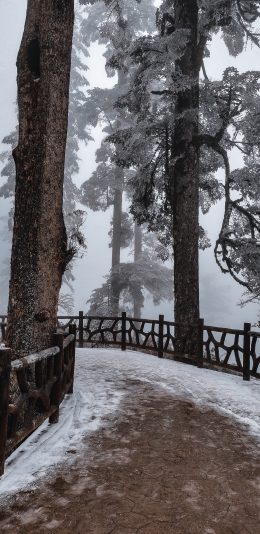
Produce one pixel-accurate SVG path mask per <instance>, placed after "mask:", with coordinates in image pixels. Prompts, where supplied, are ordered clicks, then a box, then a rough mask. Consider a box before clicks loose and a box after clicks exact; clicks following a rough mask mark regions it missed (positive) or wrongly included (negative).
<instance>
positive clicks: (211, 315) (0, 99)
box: [0, 0, 260, 327]
mask: <svg viewBox="0 0 260 534" xmlns="http://www.w3.org/2000/svg"><path fill="white" fill-rule="evenodd" d="M25 9H26V1H25V0H8V1H7V0H0V76H1V84H0V139H1V140H2V139H3V137H4V136H5V135H8V134H9V133H10V132H11V131H12V130H13V128H14V127H15V125H16V109H15V100H16V66H15V63H16V56H17V51H18V48H19V43H20V40H21V35H22V31H23V24H24V19H25ZM103 50H104V49H103V47H100V46H98V45H96V44H94V45H92V46H91V48H90V58H88V59H87V60H86V63H87V65H88V67H89V71H88V73H87V79H88V81H89V83H90V86H91V87H94V86H102V87H111V86H112V85H113V80H112V79H108V78H107V77H106V74H105V69H104V65H105V60H104V58H103V57H102V52H103ZM228 65H233V66H236V67H237V68H238V69H239V70H241V71H243V70H249V69H254V70H260V58H259V51H258V50H257V49H256V48H255V47H253V48H251V46H248V47H247V49H246V50H245V52H244V53H243V54H241V55H240V56H239V57H238V58H236V59H234V58H232V57H229V56H228V53H227V50H226V48H225V46H224V44H223V43H222V42H221V40H220V39H219V38H218V37H215V38H214V39H213V41H212V43H211V58H210V59H209V60H207V61H206V69H207V73H208V75H209V76H210V77H213V78H218V77H220V76H221V74H222V72H223V70H224V68H225V67H226V66H228ZM92 135H93V136H94V139H95V141H94V142H90V143H88V145H87V146H85V145H84V143H82V144H81V147H80V158H81V163H80V171H79V174H78V176H76V177H74V179H75V182H76V183H77V185H81V184H82V183H83V182H84V181H85V180H86V179H87V178H89V177H90V176H91V173H92V172H93V170H94V169H95V150H96V148H97V147H98V146H99V144H100V142H101V139H102V137H103V134H102V130H101V127H98V128H96V129H95V130H94V131H93V132H92ZM0 148H1V152H2V151H3V150H6V146H4V145H3V144H1V147H0ZM239 157H240V156H239V154H236V153H234V154H233V156H232V166H233V167H235V166H238V164H240V161H239V159H238V158H239ZM240 159H241V158H240ZM2 181H3V178H1V183H3V182H2ZM9 208H10V201H9V200H6V199H3V198H0V210H1V211H0V212H1V219H0V262H1V268H2V264H3V261H4V259H5V258H6V257H7V254H8V247H9V245H8V243H7V242H6V241H5V240H4V224H6V217H7V214H8V211H9ZM81 208H82V209H85V210H86V208H85V207H84V206H81ZM86 211H87V215H86V221H85V223H84V233H85V235H86V240H87V251H86V252H85V254H84V255H83V257H82V258H78V259H77V260H76V261H75V265H74V270H73V274H74V276H75V282H74V284H73V286H74V295H73V297H74V310H75V312H77V311H78V310H79V309H82V310H87V308H88V306H87V304H86V301H87V299H88V298H89V296H90V293H91V291H92V290H93V289H94V288H95V287H98V286H100V285H101V284H102V283H103V281H104V280H103V277H104V276H105V275H106V274H107V273H108V271H109V269H110V263H111V249H109V248H108V242H109V238H108V235H107V232H108V230H109V222H110V218H111V212H109V210H108V211H107V212H106V213H93V212H91V211H90V210H89V209H88V210H86ZM222 213H223V205H222V203H218V204H217V205H216V206H214V207H212V208H211V210H210V212H209V214H207V215H206V216H203V217H202V219H201V223H202V225H203V226H205V227H206V229H207V231H208V234H209V237H210V239H211V242H212V243H213V245H214V242H215V239H216V237H217V235H218V232H219V228H220V224H221V217H222ZM123 254H124V258H125V257H127V252H126V253H125V252H124V253H123ZM200 284H201V316H202V317H204V318H205V321H206V322H207V323H209V324H217V325H221V326H238V327H240V326H241V324H242V323H243V322H244V321H247V322H252V323H254V322H255V321H256V320H257V318H258V310H259V306H258V305H257V304H249V305H246V306H244V307H243V308H241V307H240V306H239V305H238V303H239V301H240V299H241V296H242V293H243V288H241V287H239V286H238V285H237V284H236V283H235V282H234V281H233V280H232V278H231V277H230V276H229V275H224V274H223V273H221V272H220V270H219V268H218V267H217V265H216V263H215V260H214V257H213V250H212V247H211V248H210V249H207V250H206V251H204V252H201V253H200ZM169 290H170V289H169ZM6 295H7V287H6V288H5V289H4V288H2V287H1V294H0V299H1V301H0V311H1V313H3V312H4V311H5V307H6ZM159 313H164V314H165V316H166V317H167V318H172V317H173V304H172V303H162V304H161V305H160V306H157V307H155V306H154V305H153V303H152V301H151V300H149V299H147V300H146V302H145V307H144V309H143V316H144V317H155V316H156V315H158V314H159Z"/></svg>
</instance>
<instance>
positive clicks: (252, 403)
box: [0, 348, 260, 498]
mask: <svg viewBox="0 0 260 534" xmlns="http://www.w3.org/2000/svg"><path fill="white" fill-rule="evenodd" d="M129 379H132V380H136V379H139V380H141V381H146V382H149V383H151V384H152V385H153V386H154V387H158V388H163V389H164V390H166V391H167V393H169V394H172V395H174V396H178V397H182V398H185V399H190V400H192V401H194V402H195V403H196V404H204V405H207V406H211V407H212V408H214V409H217V410H220V411H221V412H222V413H224V414H225V415H229V416H230V417H233V418H235V419H236V420H237V421H238V422H240V423H243V424H246V425H247V427H248V431H249V432H250V433H251V434H253V435H254V436H255V437H256V438H257V439H258V440H259V443H260V380H255V379H252V380H251V381H250V382H243V380H242V379H241V378H240V377H237V376H233V375H228V374H224V373H218V372H215V371H209V370H206V369H198V368H196V367H193V366H189V365H185V364H182V363H177V362H173V361H170V360H164V359H163V360H162V359H159V358H157V357H156V356H151V355H147V354H143V353H140V352H132V351H126V352H121V351H120V350H117V349H96V348H92V349H78V350H77V360H76V375H75V385H74V395H72V396H71V395H68V396H67V397H66V399H65V400H64V402H63V404H62V406H61V410H60V420H59V423H58V424H57V425H49V424H48V422H45V423H44V424H43V425H42V426H41V427H40V428H39V429H38V430H37V431H36V432H35V433H34V434H33V435H32V436H31V437H30V438H29V439H28V440H27V441H26V442H25V443H24V444H23V445H21V446H20V447H19V449H17V450H16V451H15V452H14V453H13V454H12V455H11V456H10V457H9V458H8V460H7V462H6V466H5V474H4V476H3V477H2V479H1V481H0V497H1V498H4V497H6V496H7V495H8V494H12V493H13V492H17V491H19V490H22V489H25V488H26V487H27V486H31V487H33V486H35V484H37V482H38V481H39V479H40V478H42V477H43V476H45V475H46V474H49V473H50V472H53V469H54V468H55V466H56V465H57V464H60V463H61V462H65V463H66V464H69V462H70V461H71V460H74V459H75V455H77V454H80V450H81V446H82V438H83V436H86V435H87V434H88V433H89V432H93V431H95V430H97V429H98V428H100V427H101V426H102V425H105V424H106V421H104V418H105V417H106V416H107V415H111V414H112V415H113V414H115V413H116V410H118V409H120V402H121V400H122V399H123V397H124V395H125V394H126V390H125V387H124V385H125V382H126V380H129Z"/></svg>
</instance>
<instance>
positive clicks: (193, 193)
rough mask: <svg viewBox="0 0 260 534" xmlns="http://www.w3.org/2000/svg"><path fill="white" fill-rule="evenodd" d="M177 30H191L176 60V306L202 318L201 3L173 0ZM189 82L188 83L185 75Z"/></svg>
mask: <svg viewBox="0 0 260 534" xmlns="http://www.w3.org/2000/svg"><path fill="white" fill-rule="evenodd" d="M174 6H175V29H176V30H180V29H187V30H189V31H190V34H189V37H188V42H187V44H186V47H185V53H184V55H183V56H182V58H181V59H180V60H178V61H176V65H175V69H176V74H177V73H179V75H180V77H181V78H183V80H184V82H185V83H186V88H185V89H183V90H182V91H180V92H179V93H178V94H177V96H176V101H175V124H174V136H173V147H172V151H173V154H172V155H173V158H174V165H173V168H172V170H171V203H172V210H173V239H174V299H175V303H174V308H175V321H176V322H177V323H185V324H194V323H197V322H198V319H199V267H198V239H199V151H198V148H197V147H196V146H195V144H193V139H194V136H196V135H197V134H198V108H199V67H198V65H197V44H198V43H197V40H198V36H197V27H198V6H197V1H196V0H186V1H185V2H183V0H175V1H174ZM185 77H189V78H190V83H189V84H188V85H187V78H186V81H185Z"/></svg>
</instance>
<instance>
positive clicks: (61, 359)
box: [0, 324, 76, 475]
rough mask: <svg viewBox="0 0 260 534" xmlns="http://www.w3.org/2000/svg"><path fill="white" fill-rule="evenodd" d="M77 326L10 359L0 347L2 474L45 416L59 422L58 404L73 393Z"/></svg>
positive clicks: (0, 444)
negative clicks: (38, 348) (41, 346)
mask: <svg viewBox="0 0 260 534" xmlns="http://www.w3.org/2000/svg"><path fill="white" fill-rule="evenodd" d="M75 341H76V326H75V325H73V324H71V325H70V326H69V331H68V333H67V335H64V333H62V332H61V333H56V334H54V339H53V345H54V346H53V347H51V348H50V349H47V350H43V351H41V352H38V353H36V354H30V355H29V356H26V357H24V358H20V359H17V360H13V361H11V358H10V349H7V348H1V349H0V475H2V474H3V472H4V463H5V459H6V458H7V456H8V455H9V454H11V452H12V451H13V450H14V449H16V448H17V447H18V445H19V444H20V443H22V442H23V441H24V440H25V439H26V438H27V437H28V436H29V435H30V434H32V432H34V430H36V428H38V427H39V426H40V425H41V424H42V423H43V421H45V419H47V418H49V422H50V423H57V422H58V419H59V406H60V404H61V402H62V400H63V399H64V396H65V395H66V394H67V393H73V381H74V365H75Z"/></svg>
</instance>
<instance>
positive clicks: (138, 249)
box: [134, 222, 142, 319]
mask: <svg viewBox="0 0 260 534" xmlns="http://www.w3.org/2000/svg"><path fill="white" fill-rule="evenodd" d="M141 254H142V229H141V227H140V226H139V225H138V224H137V222H135V232H134V262H135V263H136V262H137V261H138V259H139V258H140V256H141ZM141 290H142V288H141V287H140V288H139V291H140V297H141ZM140 297H138V296H137V295H136V297H135V299H134V317H136V318H137V319H139V318H140V317H141V310H142V299H141V298H140Z"/></svg>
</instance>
